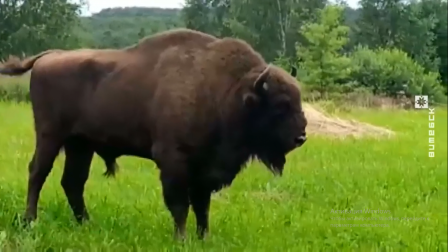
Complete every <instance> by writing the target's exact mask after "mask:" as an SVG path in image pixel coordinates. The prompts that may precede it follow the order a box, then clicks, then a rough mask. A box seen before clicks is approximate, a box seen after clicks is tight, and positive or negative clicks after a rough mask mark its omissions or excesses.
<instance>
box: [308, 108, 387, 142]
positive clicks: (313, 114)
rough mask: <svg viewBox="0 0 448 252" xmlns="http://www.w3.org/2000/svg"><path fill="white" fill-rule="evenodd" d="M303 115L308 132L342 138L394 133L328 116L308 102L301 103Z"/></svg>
mask: <svg viewBox="0 0 448 252" xmlns="http://www.w3.org/2000/svg"><path fill="white" fill-rule="evenodd" d="M303 110H304V111H305V116H306V118H307V119H308V126H307V132H309V133H310V134H318V135H327V136H333V137H340V138H344V137H347V136H352V137H356V138H359V137H365V136H373V137H391V136H393V135H395V133H394V132H393V131H391V130H388V129H385V128H382V127H378V126H373V125H370V124H367V123H362V122H357V121H355V120H343V119H340V118H335V117H330V116H327V115H325V114H324V113H322V112H320V111H318V110H317V109H315V108H313V107H311V106H310V105H308V104H304V105H303Z"/></svg>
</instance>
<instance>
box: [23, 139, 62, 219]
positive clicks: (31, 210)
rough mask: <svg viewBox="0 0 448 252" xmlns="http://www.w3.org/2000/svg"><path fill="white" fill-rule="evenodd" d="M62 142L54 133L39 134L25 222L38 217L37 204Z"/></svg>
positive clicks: (31, 173)
mask: <svg viewBox="0 0 448 252" xmlns="http://www.w3.org/2000/svg"><path fill="white" fill-rule="evenodd" d="M61 147H62V142H61V141H60V139H58V138H57V137H54V136H53V135H46V136H43V134H38V136H37V139H36V149H35V151H34V155H33V158H32V159H31V161H30V163H29V166H28V169H29V178H28V196H27V207H26V211H25V216H24V221H25V224H28V223H30V222H31V221H34V220H35V219H36V218H37V204H38V201H39V195H40V191H41V190H42V187H43V185H44V183H45V180H46V179H47V176H48V174H49V173H50V171H51V169H52V168H53V163H54V160H55V159H56V157H57V156H58V154H59V149H60V148H61Z"/></svg>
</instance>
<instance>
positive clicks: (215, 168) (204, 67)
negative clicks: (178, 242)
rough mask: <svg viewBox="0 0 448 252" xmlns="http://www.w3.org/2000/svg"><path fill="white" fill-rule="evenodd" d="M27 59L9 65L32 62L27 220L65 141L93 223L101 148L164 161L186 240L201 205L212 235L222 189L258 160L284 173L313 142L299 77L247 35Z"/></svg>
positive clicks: (80, 204)
mask: <svg viewBox="0 0 448 252" xmlns="http://www.w3.org/2000/svg"><path fill="white" fill-rule="evenodd" d="M36 57H37V56H35V57H32V58H29V59H26V60H24V61H23V62H31V61H32V59H33V58H36ZM17 66H21V67H15V65H11V64H10V65H8V63H7V64H6V65H4V67H3V68H0V72H1V73H7V74H8V73H9V74H11V73H18V72H19V71H16V70H15V69H19V68H20V69H21V70H20V73H23V72H24V70H25V69H26V68H28V69H30V68H31V67H32V68H33V72H32V75H31V83H30V95H31V101H32V105H33V112H34V122H35V130H36V143H37V146H36V150H35V153H34V156H33V159H32V161H31V162H30V177H29V184H28V201H27V210H26V212H25V217H26V219H27V220H28V221H30V220H34V219H35V218H36V217H37V210H36V207H37V202H38V198H39V193H40V190H41V188H42V185H43V183H44V182H45V178H46V177H47V175H48V173H49V172H50V170H51V169H52V166H53V161H54V159H55V158H56V156H57V155H58V151H59V150H60V148H62V147H64V148H65V153H66V161H65V167H64V175H63V177H62V181H61V183H62V187H63V188H64V191H65V193H66V195H67V199H68V201H69V204H70V206H71V208H72V209H73V212H74V215H75V216H76V218H77V220H78V221H80V222H81V221H82V220H84V219H88V214H87V210H86V207H85V203H84V199H83V192H84V184H85V182H86V180H87V178H88V174H89V167H90V162H91V159H92V155H93V153H94V152H96V153H98V154H99V155H100V156H101V157H102V158H103V159H104V160H105V161H106V160H109V161H110V160H113V161H114V160H115V159H116V158H118V157H120V156H122V155H132V156H139V157H143V158H148V159H151V160H154V162H155V163H156V164H157V166H158V167H159V169H160V179H161V182H162V186H163V197H164V202H165V204H166V206H167V208H168V209H169V211H170V212H171V214H172V216H173V219H174V223H175V230H176V235H179V236H184V234H185V223H186V218H187V215H188V208H189V206H190V205H192V207H193V211H194V213H195V214H196V219H197V232H198V234H199V236H200V237H203V236H204V235H205V233H206V231H207V230H208V212H209V205H210V196H211V193H212V192H213V191H218V190H220V189H221V188H222V187H224V186H229V185H230V184H231V183H232V181H233V179H234V178H235V176H236V175H237V174H238V173H239V172H240V170H241V169H242V168H243V166H244V165H245V163H246V162H247V161H248V160H249V159H250V158H258V159H260V160H261V161H262V162H264V163H265V164H266V165H267V167H268V168H269V169H271V171H273V172H274V173H275V174H282V171H283V166H284V163H285V155H286V154H287V153H288V152H290V151H291V150H293V149H295V148H296V147H298V146H300V145H302V144H303V143H304V142H305V140H306V137H305V127H306V124H307V122H306V118H305V116H304V114H303V111H302V105H301V97H300V91H299V89H298V86H297V82H296V80H295V78H293V77H292V76H291V75H289V74H288V73H287V72H285V71H283V70H282V69H280V68H278V67H275V66H270V65H267V64H266V62H265V61H264V60H263V58H262V57H261V55H260V54H258V53H257V52H255V51H254V50H253V49H252V47H250V46H249V45H248V44H247V43H245V42H244V41H241V40H237V39H231V38H224V39H218V38H215V37H213V36H210V35H207V34H204V33H199V32H195V31H191V30H187V29H176V30H171V31H167V32H163V33H159V34H156V35H154V36H151V37H148V38H146V39H144V40H142V41H140V42H139V43H138V44H136V45H134V46H131V47H128V48H124V49H121V50H90V49H83V50H75V51H64V52H58V53H49V54H47V55H45V56H43V57H41V58H39V59H38V60H34V66H33V65H32V64H31V63H27V64H25V66H24V64H18V65H17ZM293 75H295V74H293ZM106 163H107V161H106ZM106 165H107V164H106Z"/></svg>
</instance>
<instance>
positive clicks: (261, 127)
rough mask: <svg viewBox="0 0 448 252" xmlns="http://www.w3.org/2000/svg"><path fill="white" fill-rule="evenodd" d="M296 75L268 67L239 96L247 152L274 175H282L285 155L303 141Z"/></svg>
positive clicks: (294, 71)
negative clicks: (246, 112) (247, 141)
mask: <svg viewBox="0 0 448 252" xmlns="http://www.w3.org/2000/svg"><path fill="white" fill-rule="evenodd" d="M296 74H297V70H296V69H295V68H292V71H291V73H290V74H288V73H287V72H285V71H284V70H283V69H281V68H278V67H275V66H272V65H269V66H268V67H266V69H264V71H263V72H262V73H261V74H259V75H257V76H256V78H255V81H253V82H251V83H250V88H249V89H248V90H247V91H246V92H245V93H244V95H243V101H244V106H245V107H246V108H247V111H248V114H247V115H248V116H247V118H246V119H247V121H246V125H247V126H248V134H249V136H250V137H249V141H250V145H251V148H252V149H253V151H254V154H255V155H256V157H257V158H258V159H259V160H261V161H262V162H263V163H264V164H265V165H266V166H267V167H268V168H269V169H270V170H271V171H272V172H273V173H274V174H276V175H281V174H282V172H283V167H284V164H285V161H286V154H288V153H289V152H290V151H292V150H294V149H295V148H297V147H300V146H302V145H303V144H304V143H305V141H306V131H305V128H306V126H307V120H306V118H305V114H304V112H303V110H302V102H301V94H300V90H299V87H298V83H297V81H296V79H295V77H296Z"/></svg>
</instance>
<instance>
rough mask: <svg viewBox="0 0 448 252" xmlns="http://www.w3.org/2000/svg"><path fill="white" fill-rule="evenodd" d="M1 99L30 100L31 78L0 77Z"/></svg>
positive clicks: (13, 100)
mask: <svg viewBox="0 0 448 252" xmlns="http://www.w3.org/2000/svg"><path fill="white" fill-rule="evenodd" d="M0 100H2V101H12V102H29V101H30V93H29V78H28V76H26V77H3V76H1V77H0Z"/></svg>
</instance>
